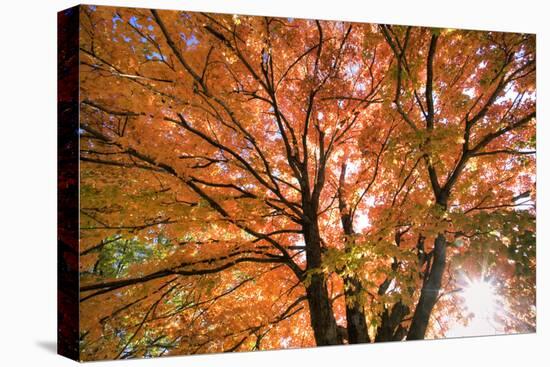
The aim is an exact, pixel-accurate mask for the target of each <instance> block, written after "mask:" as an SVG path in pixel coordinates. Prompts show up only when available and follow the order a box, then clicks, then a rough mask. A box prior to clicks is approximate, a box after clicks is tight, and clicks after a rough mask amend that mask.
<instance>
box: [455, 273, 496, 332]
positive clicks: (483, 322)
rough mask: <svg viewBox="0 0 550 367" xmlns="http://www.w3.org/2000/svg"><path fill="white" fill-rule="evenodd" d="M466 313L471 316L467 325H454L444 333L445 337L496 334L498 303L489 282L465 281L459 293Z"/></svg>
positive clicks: (479, 280)
mask: <svg viewBox="0 0 550 367" xmlns="http://www.w3.org/2000/svg"><path fill="white" fill-rule="evenodd" d="M461 297H462V298H463V299H464V305H465V307H466V310H467V312H468V313H472V314H473V318H472V319H471V320H469V322H468V323H467V325H462V324H456V325H455V326H453V327H451V328H450V330H449V331H448V332H447V333H446V336H447V337H461V336H474V335H493V334H497V333H498V325H496V324H495V320H494V319H495V316H496V314H497V312H498V308H499V302H498V299H499V297H498V295H497V294H496V291H495V288H494V286H493V285H492V284H491V282H490V281H484V280H481V279H478V280H467V281H466V286H465V287H464V289H463V290H462V292H461Z"/></svg>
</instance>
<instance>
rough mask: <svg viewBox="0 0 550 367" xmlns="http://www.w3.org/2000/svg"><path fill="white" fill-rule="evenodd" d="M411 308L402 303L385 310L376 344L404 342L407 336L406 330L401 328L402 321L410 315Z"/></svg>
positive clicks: (378, 329)
mask: <svg viewBox="0 0 550 367" xmlns="http://www.w3.org/2000/svg"><path fill="white" fill-rule="evenodd" d="M409 311H410V310H409V307H407V306H406V305H404V304H403V303H401V302H397V303H396V304H394V305H393V307H392V308H391V310H390V309H388V308H386V309H384V313H383V314H382V324H381V325H380V326H379V327H378V328H377V329H376V338H375V341H376V342H389V341H397V340H402V339H403V337H404V336H405V334H406V329H405V328H403V327H402V326H401V321H403V319H404V318H405V316H407V315H408V313H409Z"/></svg>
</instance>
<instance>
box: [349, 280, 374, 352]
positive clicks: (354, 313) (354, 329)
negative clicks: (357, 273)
mask: <svg viewBox="0 0 550 367" xmlns="http://www.w3.org/2000/svg"><path fill="white" fill-rule="evenodd" d="M344 286H345V291H344V293H345V296H346V320H347V324H348V343H349V344H358V343H369V342H370V338H369V332H368V328H367V321H366V316H365V312H364V310H363V305H362V303H361V302H359V301H358V298H359V297H360V296H361V291H362V286H361V282H360V281H359V280H358V279H357V278H356V277H353V276H350V277H345V278H344Z"/></svg>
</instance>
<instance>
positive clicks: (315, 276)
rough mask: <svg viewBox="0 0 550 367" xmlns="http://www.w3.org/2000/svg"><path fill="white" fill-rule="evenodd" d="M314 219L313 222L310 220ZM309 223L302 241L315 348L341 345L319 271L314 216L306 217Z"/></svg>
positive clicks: (318, 252) (324, 281)
mask: <svg viewBox="0 0 550 367" xmlns="http://www.w3.org/2000/svg"><path fill="white" fill-rule="evenodd" d="M312 217H313V218H315V219H314V220H313V221H312V220H311V219H312ZM308 218H309V220H310V222H309V223H304V226H303V232H304V241H305V244H306V259H307V270H308V271H312V275H311V279H310V281H309V282H308V284H307V286H306V295H307V301H308V304H309V315H310V319H311V327H312V328H313V333H314V335H315V342H316V344H317V346H322V345H336V344H342V339H341V337H340V336H339V334H338V327H337V325H336V319H335V318H334V313H333V311H332V304H331V302H330V297H329V294H328V290H327V284H326V276H325V274H323V273H320V272H319V270H320V269H321V238H320V236H319V228H318V225H317V220H316V216H308Z"/></svg>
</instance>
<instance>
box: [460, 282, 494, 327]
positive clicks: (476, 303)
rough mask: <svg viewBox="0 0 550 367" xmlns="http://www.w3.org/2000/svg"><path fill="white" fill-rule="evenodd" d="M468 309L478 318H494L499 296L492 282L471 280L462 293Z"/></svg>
mask: <svg viewBox="0 0 550 367" xmlns="http://www.w3.org/2000/svg"><path fill="white" fill-rule="evenodd" d="M462 297H463V298H464V300H465V302H466V307H467V308H468V311H470V312H471V313H473V314H474V315H475V317H477V318H492V317H494V315H495V312H496V306H497V297H496V294H495V289H494V287H493V286H492V285H491V283H489V282H486V281H482V280H476V281H473V282H472V281H469V282H468V285H467V286H466V288H464V291H463V293H462Z"/></svg>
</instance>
